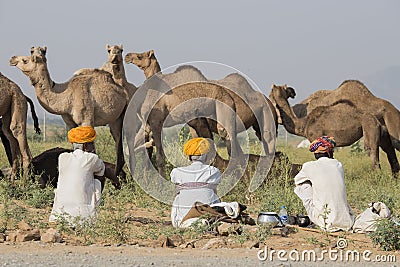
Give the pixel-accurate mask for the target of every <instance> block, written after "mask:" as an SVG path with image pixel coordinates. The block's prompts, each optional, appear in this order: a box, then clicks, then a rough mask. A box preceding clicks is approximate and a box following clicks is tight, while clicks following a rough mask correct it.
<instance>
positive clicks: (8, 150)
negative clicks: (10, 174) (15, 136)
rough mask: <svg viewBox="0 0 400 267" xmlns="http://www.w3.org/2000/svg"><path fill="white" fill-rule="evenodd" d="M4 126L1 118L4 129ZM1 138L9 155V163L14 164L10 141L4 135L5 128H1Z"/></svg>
mask: <svg viewBox="0 0 400 267" xmlns="http://www.w3.org/2000/svg"><path fill="white" fill-rule="evenodd" d="M2 127H3V122H2V119H1V118H0V129H2ZM0 138H1V142H2V143H3V146H4V150H5V152H6V155H7V160H8V163H9V164H10V166H12V164H13V163H12V156H11V146H10V141H8V139H7V137H6V136H5V135H4V133H3V130H1V132H0Z"/></svg>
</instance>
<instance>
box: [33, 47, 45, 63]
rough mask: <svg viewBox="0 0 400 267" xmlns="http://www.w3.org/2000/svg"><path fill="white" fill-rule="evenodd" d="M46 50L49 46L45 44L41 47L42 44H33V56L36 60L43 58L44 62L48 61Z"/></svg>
mask: <svg viewBox="0 0 400 267" xmlns="http://www.w3.org/2000/svg"><path fill="white" fill-rule="evenodd" d="M46 51H47V47H46V46H43V47H40V46H37V47H34V46H32V47H31V56H32V57H34V60H35V61H37V60H42V61H43V62H46V61H47V59H46Z"/></svg>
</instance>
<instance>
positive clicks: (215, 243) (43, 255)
mask: <svg viewBox="0 0 400 267" xmlns="http://www.w3.org/2000/svg"><path fill="white" fill-rule="evenodd" d="M132 215H133V216H131V219H130V222H131V226H132V228H131V230H132V231H137V232H142V234H144V235H145V234H146V233H143V232H144V231H146V227H148V226H149V225H151V224H156V227H161V228H165V229H167V228H169V229H170V227H171V226H170V225H169V222H168V219H169V218H168V216H169V214H157V213H156V212H155V211H154V210H152V209H140V208H136V209H135V211H134V212H133V213H132ZM160 222H162V223H160ZM245 227H246V231H247V232H252V231H256V227H257V226H245ZM161 230H162V229H161ZM161 232H162V231H161ZM166 233H168V232H166ZM286 234H287V236H285V237H284V236H282V235H281V229H279V228H274V229H273V230H272V234H271V235H270V236H269V237H268V238H267V239H266V240H265V241H263V242H257V240H254V239H252V240H245V241H243V242H238V236H233V235H228V236H220V235H215V234H204V235H203V236H201V237H199V238H195V239H192V240H190V239H182V238H180V237H179V236H176V234H175V235H168V234H165V235H163V236H160V237H159V238H158V239H154V238H147V239H146V238H137V239H132V240H130V241H129V242H128V244H118V243H111V242H101V243H96V244H92V245H87V246H82V245H80V242H78V241H77V240H76V239H74V238H73V237H71V236H68V235H64V239H63V242H62V243H55V244H46V243H43V242H40V241H30V242H22V243H16V242H7V241H6V242H4V243H0V266H26V265H31V266H110V265H116V266H250V265H251V266H321V265H322V264H323V265H326V266H365V265H376V266H396V264H397V263H396V260H400V252H399V251H395V252H384V251H381V250H380V249H379V248H376V247H374V246H373V244H372V242H371V240H370V238H369V237H368V236H366V235H364V234H350V233H346V234H345V233H343V232H342V233H335V234H332V235H329V236H327V235H325V234H323V233H321V232H319V231H318V230H315V229H305V228H299V227H294V228H290V231H289V233H286ZM167 238H168V239H167ZM338 241H340V242H341V243H338ZM338 246H339V247H338ZM340 248H341V249H340ZM310 251H312V252H310ZM265 252H267V254H265Z"/></svg>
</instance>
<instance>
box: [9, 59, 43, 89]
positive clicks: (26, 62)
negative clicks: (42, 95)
mask: <svg viewBox="0 0 400 267" xmlns="http://www.w3.org/2000/svg"><path fill="white" fill-rule="evenodd" d="M10 66H15V67H17V68H18V69H20V70H21V71H22V72H23V73H24V74H25V75H26V76H28V77H29V79H30V80H31V84H32V85H33V86H35V85H36V83H37V82H38V79H39V77H40V75H39V73H40V72H41V71H42V70H43V68H44V69H46V70H47V64H46V58H43V57H41V56H37V55H31V56H13V57H12V58H11V59H10Z"/></svg>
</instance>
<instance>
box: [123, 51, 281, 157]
mask: <svg viewBox="0 0 400 267" xmlns="http://www.w3.org/2000/svg"><path fill="white" fill-rule="evenodd" d="M125 62H126V63H133V64H135V65H136V66H138V67H139V68H140V69H142V70H143V71H144V74H145V76H146V79H149V78H150V77H152V76H153V75H155V74H157V73H161V68H160V65H159V63H158V61H157V58H156V57H155V55H154V51H153V50H150V51H147V52H143V53H128V54H127V55H126V56H125ZM204 79H205V77H204ZM210 82H212V83H216V84H219V85H222V86H223V87H225V88H229V90H228V93H229V94H230V95H231V97H232V98H233V100H234V102H235V106H236V112H237V114H238V117H239V118H240V120H241V121H242V122H243V125H244V127H243V128H237V131H238V132H242V131H245V130H247V129H248V128H250V127H253V128H254V130H255V132H256V135H257V137H258V138H259V140H260V141H262V142H263V138H262V134H263V135H265V136H267V135H269V137H268V142H267V143H268V144H269V149H268V153H269V152H271V153H272V149H271V148H272V145H271V142H272V139H273V136H272V134H271V132H270V126H271V124H270V122H268V119H267V118H271V119H270V120H274V122H275V127H276V126H277V124H276V121H277V120H276V117H277V116H276V113H275V108H274V106H273V105H272V103H271V102H270V101H269V99H268V98H267V97H265V96H264V95H263V94H261V93H259V92H257V91H255V90H254V89H253V88H252V87H251V85H250V84H249V82H248V81H247V80H246V79H245V78H244V77H243V76H242V75H240V74H238V73H232V74H229V75H227V76H226V77H225V78H223V79H221V80H216V81H210ZM265 103H267V104H268V106H267V105H265ZM268 107H269V109H270V110H271V112H272V115H271V114H270V113H269V111H268ZM259 122H263V123H262V125H261V129H260V125H259ZM191 123H192V125H194V126H195V127H194V129H195V131H196V132H194V131H193V130H191V134H192V136H203V137H208V138H212V134H211V132H213V133H218V129H217V122H216V121H215V120H212V119H210V118H208V119H206V121H204V120H199V119H196V120H195V121H193V122H191ZM236 125H237V126H239V125H240V123H238V122H237V124H236ZM204 128H206V129H209V131H207V130H206V131H204ZM261 130H262V132H263V133H261ZM222 138H223V136H222ZM266 145H267V144H264V146H266ZM227 148H228V153H229V154H230V144H229V142H227Z"/></svg>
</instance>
